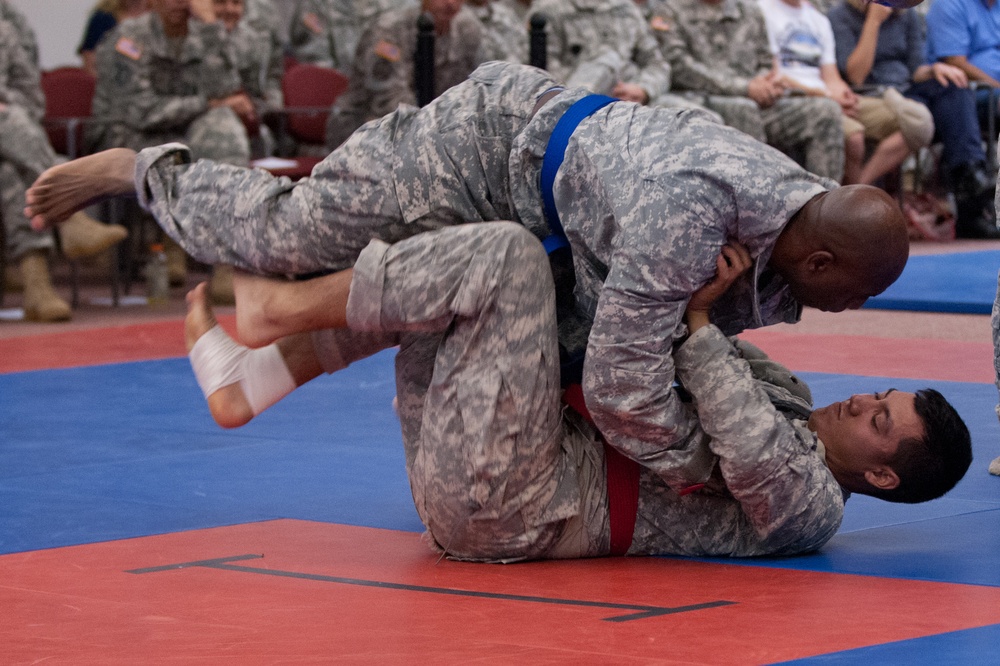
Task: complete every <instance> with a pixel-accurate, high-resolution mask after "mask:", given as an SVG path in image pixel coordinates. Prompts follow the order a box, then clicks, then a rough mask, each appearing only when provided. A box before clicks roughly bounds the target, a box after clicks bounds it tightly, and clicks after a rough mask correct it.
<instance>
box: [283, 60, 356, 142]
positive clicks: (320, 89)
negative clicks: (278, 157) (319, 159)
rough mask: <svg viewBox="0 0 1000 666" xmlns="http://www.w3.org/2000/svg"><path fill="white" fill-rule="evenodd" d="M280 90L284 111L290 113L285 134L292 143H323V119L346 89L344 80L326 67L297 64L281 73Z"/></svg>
mask: <svg viewBox="0 0 1000 666" xmlns="http://www.w3.org/2000/svg"><path fill="white" fill-rule="evenodd" d="M281 89H282V92H283V93H284V95H285V108H286V109H291V110H292V111H291V112H290V113H289V114H288V125H287V126H288V132H289V134H291V135H292V137H294V138H295V140H296V141H301V142H304V143H325V142H326V119H327V116H328V115H329V114H330V107H331V106H333V103H334V102H335V101H337V98H338V97H339V96H340V95H341V93H343V92H344V91H345V90H347V77H346V76H345V75H344V74H343V73H342V72H340V71H338V70H336V69H331V68H329V67H319V66H317V65H306V64H298V65H294V66H292V67H291V68H290V69H289V70H288V71H287V72H285V76H284V78H283V79H282V81H281ZM295 109H304V110H302V111H295ZM305 109H310V110H305Z"/></svg>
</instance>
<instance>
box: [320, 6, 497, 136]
mask: <svg viewBox="0 0 1000 666" xmlns="http://www.w3.org/2000/svg"><path fill="white" fill-rule="evenodd" d="M420 13H421V8H420V6H419V5H413V6H411V7H407V8H405V9H399V10H395V11H391V12H387V13H386V14H383V15H382V16H381V17H379V19H378V20H377V21H376V22H375V24H374V25H372V26H371V27H370V28H369V29H368V30H366V31H365V34H364V35H363V36H362V37H361V42H360V43H359V45H358V53H357V58H356V59H355V61H354V66H353V68H352V71H351V76H350V83H349V84H348V87H347V90H346V91H345V92H344V94H343V95H341V96H340V98H338V100H337V102H336V104H335V105H334V106H335V113H334V114H332V116H333V117H332V118H331V119H330V121H329V122H328V125H327V128H328V134H329V136H328V137H327V140H328V143H329V144H330V145H331V146H333V145H339V144H340V143H341V142H342V141H343V140H344V139H346V138H347V136H348V135H349V134H350V132H352V131H353V130H355V129H357V128H358V127H360V126H361V125H362V124H364V123H366V122H368V121H369V120H374V119H375V118H381V117H382V116H384V115H385V114H387V113H391V112H392V111H395V110H396V108H397V107H398V106H399V105H401V104H411V105H415V104H416V103H417V95H416V91H415V90H414V57H413V55H414V53H415V52H416V48H417V18H418V17H419V16H420ZM482 42H483V26H482V24H481V23H480V22H479V20H478V19H477V18H476V17H475V15H474V14H473V13H472V10H471V9H470V8H469V7H468V6H463V7H462V9H461V10H459V12H458V13H457V14H456V15H455V18H454V19H452V22H451V30H450V31H449V33H448V34H447V35H439V36H436V37H435V39H434V95H435V97H436V96H438V95H440V94H441V93H443V92H444V91H445V90H447V89H448V88H451V87H452V86H454V85H456V84H458V83H461V82H462V81H464V80H465V79H466V78H467V77H468V76H469V74H471V73H472V71H473V70H474V69H475V68H476V67H477V66H478V65H479V64H480V62H482V57H483V56H482V53H481V51H480V48H481V45H482Z"/></svg>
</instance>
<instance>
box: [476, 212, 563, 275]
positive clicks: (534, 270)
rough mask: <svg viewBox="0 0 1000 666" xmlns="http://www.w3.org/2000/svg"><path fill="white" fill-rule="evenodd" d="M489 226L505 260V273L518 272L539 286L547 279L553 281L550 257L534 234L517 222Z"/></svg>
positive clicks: (500, 254)
mask: <svg viewBox="0 0 1000 666" xmlns="http://www.w3.org/2000/svg"><path fill="white" fill-rule="evenodd" d="M488 226H489V227H490V228H491V231H492V232H493V233H494V234H495V238H494V242H495V243H496V244H497V249H498V250H500V251H499V252H498V254H499V256H501V257H502V258H503V269H504V271H505V272H509V271H516V272H517V273H518V274H520V275H523V276H524V277H525V279H526V280H531V281H533V282H536V283H537V284H539V285H542V284H544V280H545V279H548V280H549V281H551V275H552V270H551V268H550V267H549V256H548V254H547V253H546V251H545V248H544V247H543V246H542V243H541V241H540V240H538V238H537V237H536V236H535V235H534V234H533V233H531V232H530V231H528V230H527V229H526V228H525V227H524V226H523V225H521V224H518V223H516V222H495V223H491V224H490V225H488Z"/></svg>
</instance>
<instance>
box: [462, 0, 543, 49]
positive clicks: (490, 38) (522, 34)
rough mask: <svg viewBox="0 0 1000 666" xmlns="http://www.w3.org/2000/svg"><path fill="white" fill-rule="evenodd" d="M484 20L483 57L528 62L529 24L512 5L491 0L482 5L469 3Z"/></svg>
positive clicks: (480, 20) (473, 10) (481, 20)
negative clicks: (515, 11)
mask: <svg viewBox="0 0 1000 666" xmlns="http://www.w3.org/2000/svg"><path fill="white" fill-rule="evenodd" d="M466 7H468V8H469V9H471V10H472V12H473V13H474V14H475V15H476V18H477V19H479V22H480V23H482V24H483V31H484V32H483V43H482V54H481V56H480V60H482V61H483V62H486V61H487V60H506V61H507V62H523V63H526V62H528V25H527V23H526V22H525V20H524V19H522V18H521V17H520V16H518V15H517V14H516V13H514V10H513V9H511V8H510V7H509V6H507V5H505V4H503V3H502V2H499V1H498V0H490V2H487V3H486V4H485V5H483V6H482V7H477V6H475V5H472V4H466Z"/></svg>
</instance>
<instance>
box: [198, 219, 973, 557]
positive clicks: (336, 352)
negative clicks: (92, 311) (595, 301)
mask: <svg viewBox="0 0 1000 666" xmlns="http://www.w3.org/2000/svg"><path fill="white" fill-rule="evenodd" d="M723 253H724V255H725V256H726V258H727V259H728V260H730V261H731V262H732V267H731V268H727V267H725V266H723V268H722V269H721V270H723V271H725V273H724V274H723V275H722V276H721V277H720V279H718V280H713V281H712V282H711V283H709V285H708V286H706V287H705V288H703V289H702V290H699V291H697V292H695V293H694V295H693V296H692V298H691V301H690V303H689V305H688V308H687V315H686V321H687V324H688V327H689V329H690V330H691V332H692V334H691V336H690V337H689V338H688V339H686V340H685V341H683V342H682V343H681V344H680V345H679V346H678V348H677V350H676V352H675V360H676V363H677V377H678V379H679V380H680V382H681V383H682V384H683V385H684V387H685V389H686V390H687V391H689V392H690V395H691V396H692V397H693V405H696V407H697V412H698V418H699V419H700V420H701V424H702V427H703V429H704V434H705V436H704V439H703V440H702V441H701V442H700V444H699V447H701V448H702V449H703V453H704V456H705V457H706V458H707V459H709V460H710V461H711V464H712V468H713V471H712V474H711V476H710V478H709V479H708V481H707V483H706V484H705V486H704V487H702V488H701V489H699V490H697V491H695V492H693V493H691V494H688V495H686V496H684V497H682V496H680V495H678V493H677V492H676V491H675V490H674V489H672V488H670V487H669V486H668V485H667V484H666V483H664V481H663V479H662V478H661V477H660V476H658V475H657V474H655V473H653V472H652V471H651V470H648V469H647V470H642V471H641V472H639V471H638V470H636V474H634V475H633V476H631V477H629V476H627V475H622V473H621V468H620V467H616V463H615V462H614V460H615V458H614V456H615V455H616V454H614V453H613V452H612V451H611V450H610V449H609V448H607V446H606V445H605V444H604V443H603V442H602V441H601V439H600V435H599V434H598V433H597V432H596V431H595V430H594V428H593V427H592V426H591V425H590V424H589V423H588V422H586V421H585V420H584V419H583V418H582V417H581V415H580V414H578V413H577V412H575V411H574V410H571V409H564V408H563V405H562V404H561V402H560V394H561V389H560V386H559V383H560V382H559V374H560V371H559V367H558V361H557V360H556V359H558V356H559V354H558V350H557V327H556V308H555V295H554V289H553V286H554V285H553V281H552V276H551V273H550V271H549V266H548V261H547V257H546V255H545V253H544V250H543V249H542V246H541V244H540V243H539V242H538V241H537V239H535V238H533V237H532V236H531V235H530V234H529V233H528V232H527V231H526V230H524V229H523V228H522V227H519V226H517V225H513V224H509V223H493V224H470V225H462V226H458V227H450V228H446V229H442V230H438V231H432V232H428V233H424V234H419V235H417V236H414V237H411V238H408V239H405V240H402V241H400V242H398V243H396V244H394V245H388V244H386V243H384V242H382V241H373V242H372V243H371V244H370V245H369V246H368V247H366V248H365V249H364V250H363V251H362V252H361V254H360V256H359V257H358V260H357V262H356V264H355V265H354V268H353V270H352V271H345V272H344V273H338V274H334V275H331V276H327V277H325V278H318V279H316V280H314V281H311V282H312V284H309V283H304V282H276V283H270V284H266V282H267V281H262V280H260V279H253V280H252V281H253V282H254V283H255V284H254V292H253V293H255V294H256V295H257V296H258V297H259V298H258V299H257V300H256V301H255V302H254V303H247V302H246V301H242V302H241V303H240V304H239V305H238V306H237V317H238V319H239V317H240V316H241V308H243V307H246V306H248V305H249V306H250V308H251V309H253V308H254V306H256V305H261V304H268V303H290V302H293V303H295V305H296V306H305V307H306V309H309V308H311V309H313V310H314V312H315V313H316V314H317V315H318V317H319V320H318V321H323V322H325V323H326V324H328V325H330V326H335V327H336V328H328V329H324V330H321V331H319V332H316V333H313V334H311V335H310V334H300V335H298V336H296V337H295V338H294V339H295V340H298V343H299V344H298V347H299V349H298V352H302V351H303V350H302V348H301V347H302V343H304V345H305V347H306V349H305V353H304V354H303V353H288V354H286V353H285V352H284V351H283V349H284V350H286V351H287V350H288V349H291V347H284V348H282V344H283V343H291V342H292V341H291V340H289V339H286V340H284V341H279V343H278V345H277V348H278V349H277V353H278V356H277V361H278V362H279V363H282V364H283V365H282V368H283V369H284V372H285V373H286V374H290V376H291V381H292V383H293V385H294V384H297V385H301V384H303V383H305V382H306V381H309V380H310V379H311V378H313V377H315V376H317V375H318V374H320V372H322V371H326V372H334V371H336V370H338V369H341V368H343V367H345V366H346V365H347V364H348V363H350V362H351V361H352V360H355V359H356V358H357V357H358V354H357V352H358V347H357V346H352V345H349V344H345V343H346V342H348V341H350V340H352V339H357V338H359V337H360V338H361V339H363V340H365V341H366V342H367V343H368V344H369V345H372V347H370V348H369V349H368V350H367V351H373V350H374V348H377V347H379V346H381V347H385V346H388V345H393V344H399V352H398V354H397V356H396V370H397V373H396V378H397V391H398V393H397V397H398V414H399V418H400V423H401V427H402V433H403V441H404V446H405V450H406V465H407V473H408V476H409V479H410V486H411V489H412V492H413V498H414V503H415V505H416V508H417V512H418V513H419V515H420V518H421V520H422V521H423V523H424V525H425V526H426V527H427V531H428V535H429V537H430V540H431V541H432V543H433V545H434V546H435V547H436V548H438V549H439V550H441V551H443V552H445V553H447V554H448V555H449V556H451V557H455V558H460V559H471V560H487V561H497V560H499V561H513V560H521V559H535V558H553V559H557V558H571V557H595V556H603V555H608V554H629V555H663V554H678V555H693V556H705V555H731V556H741V557H745V556H757V555H791V554H796V553H802V552H808V551H811V550H815V549H817V548H819V547H821V546H822V545H823V544H824V543H826V541H827V540H829V539H830V537H832V536H833V534H834V533H835V532H836V531H837V528H838V527H839V525H840V521H841V518H842V515H843V509H844V501H845V500H846V499H847V497H848V496H849V495H850V493H851V492H861V493H866V494H874V495H876V496H880V497H883V498H884V499H895V500H899V501H910V500H915V499H920V500H923V499H930V498H931V497H933V496H938V495H940V494H943V493H944V492H946V491H947V490H948V489H950V488H951V487H952V486H953V485H954V484H955V483H956V482H957V481H958V479H959V478H961V476H962V474H964V472H965V471H966V469H967V468H968V466H969V462H970V461H971V446H970V439H969V435H968V430H967V429H965V428H964V424H962V423H961V419H959V418H958V416H957V414H955V413H954V410H953V409H951V408H950V406H949V405H947V403H945V402H944V401H943V399H942V398H941V397H940V395H939V394H936V392H933V391H925V392H921V394H920V395H914V394H902V393H896V392H893V391H887V392H885V393H882V394H876V395H875V396H872V395H864V396H854V397H852V398H851V399H850V400H847V401H844V402H843V403H835V404H834V405H831V406H829V407H825V408H821V409H819V410H816V411H815V412H813V410H812V399H811V395H810V392H809V389H808V387H806V386H805V384H803V383H802V382H801V381H799V380H798V379H797V378H796V377H794V376H792V375H791V374H790V373H789V372H788V370H786V369H785V368H783V367H781V366H780V365H778V364H776V363H774V362H772V361H769V360H768V359H767V358H766V356H764V354H763V353H762V352H760V350H758V349H756V348H755V347H753V346H751V345H748V344H746V343H741V342H738V341H731V340H729V339H727V338H726V337H725V336H723V335H722V333H721V331H720V330H719V329H718V328H716V327H714V326H711V325H710V324H709V317H708V312H709V310H710V309H711V303H712V299H713V298H715V297H717V295H718V294H719V293H721V292H722V291H724V290H725V288H726V287H727V286H728V284H729V282H731V280H732V279H734V278H735V277H736V276H737V275H738V274H739V272H740V271H742V270H746V268H749V267H750V266H751V265H752V259H751V258H750V255H749V253H748V252H746V250H745V249H743V250H739V249H736V248H734V247H732V246H728V247H727V248H726V249H725V250H723ZM272 289H273V291H272ZM189 303H190V304H191V306H192V307H191V310H190V314H189V316H188V321H187V323H186V325H185V328H186V331H187V342H188V347H189V351H190V356H191V362H192V366H193V368H194V370H195V374H196V376H197V378H198V382H199V385H200V386H201V387H202V389H203V391H204V392H205V394H206V397H207V398H208V401H209V405H210V406H211V407H212V412H213V415H215V416H216V418H219V417H220V415H223V414H225V413H227V412H229V411H235V410H233V409H232V408H236V406H237V405H238V404H240V403H241V402H242V403H244V404H243V405H242V406H241V407H240V408H238V409H242V408H243V407H248V408H249V405H247V404H246V403H247V396H249V395H254V391H252V390H251V386H252V385H253V384H254V383H255V380H256V381H257V382H261V381H263V382H264V383H270V382H268V379H269V378H268V377H264V376H261V375H257V376H255V377H251V376H249V375H247V374H244V370H245V369H246V368H249V367H250V365H257V364H256V363H251V364H250V365H244V366H242V367H241V363H240V361H236V360H235V359H239V358H243V359H247V358H252V357H254V358H256V357H260V356H262V355H267V354H268V353H269V350H268V348H264V349H256V350H250V349H248V348H245V347H240V346H239V345H236V344H235V343H234V342H233V341H232V340H231V339H230V338H229V337H228V336H226V334H225V333H224V332H222V329H221V328H218V327H217V326H216V325H215V321H214V318H213V317H212V314H211V311H210V310H209V309H208V308H207V304H206V303H205V301H204V296H203V293H202V292H201V288H200V287H199V289H196V290H195V292H194V293H193V294H192V296H191V297H190V298H189ZM264 310H265V312H264V313H262V314H264V316H266V317H275V316H277V317H278V318H280V319H283V318H284V317H283V315H284V312H283V308H281V307H279V308H277V309H276V310H273V311H269V308H268V307H267V306H265V307H264ZM241 323H245V321H243V320H241ZM365 336H366V337H365ZM292 346H296V345H295V343H292ZM345 349H350V350H351V351H352V352H353V354H352V355H351V356H347V357H345V356H344V354H343V353H342V352H343V350H345ZM362 355H363V354H362ZM222 358H225V359H226V360H225V361H222V362H221V363H218V361H217V359H222ZM217 363H218V364H217ZM257 367H259V365H257ZM234 369H236V370H237V372H236V373H234V372H233V370H234ZM292 388H294V386H293V387H292ZM922 405H937V406H942V407H943V409H944V412H945V413H946V414H947V416H945V417H943V418H940V417H937V416H933V417H932V416H928V413H927V412H924V411H922ZM888 411H891V414H892V420H891V426H890V425H889V423H890V422H889V419H888V414H887V412H888ZM220 422H221V421H220ZM873 424H874V425H873ZM941 424H944V430H945V432H941V431H939V430H938V429H937V428H938V427H939V426H940V425H941ZM230 425H234V424H232V423H230ZM953 434H954V438H952V436H951V435H953ZM924 437H926V438H927V439H928V440H929V441H931V442H933V444H934V445H943V447H942V448H943V450H942V451H940V452H939V453H938V454H936V455H934V456H930V457H929V458H928V459H925V460H924V461H923V463H922V468H923V469H922V471H927V469H928V468H930V469H931V470H932V471H933V474H931V477H932V478H934V479H935V480H934V481H933V482H930V483H925V482H923V481H921V480H919V479H914V478H913V476H914V474H913V472H912V471H910V470H908V469H906V468H904V467H902V466H899V467H898V469H897V467H893V466H892V465H890V464H887V463H886V458H885V457H884V455H883V454H882V453H878V454H876V455H874V456H873V455H872V454H873V453H875V452H876V451H884V450H893V451H895V450H896V449H897V448H898V449H900V450H910V449H911V447H912V448H913V449H918V448H919V446H918V445H916V444H915V442H914V441H911V438H912V439H913V440H920V439H923V438H924ZM608 443H609V444H611V445H614V440H608ZM889 458H894V456H889ZM874 460H878V462H874ZM869 474H870V475H871V476H870V477H869V476H868V475H869ZM862 477H864V478H865V481H861V480H860V479H861V478H862ZM622 483H624V484H628V485H630V486H631V488H632V489H633V490H634V492H636V495H637V500H634V504H632V505H631V506H623V505H622V504H619V501H620V500H621V495H619V494H618V492H617V488H618V484H622ZM911 483H912V484H914V485H915V487H911V488H909V489H907V490H906V495H905V498H904V496H901V495H893V494H892V493H894V492H897V491H899V489H902V488H904V487H906V486H909V485H910V484H911ZM910 491H914V494H913V495H909V494H908V493H909V492H910ZM900 492H901V491H900ZM623 512H624V515H625V516H626V517H627V518H631V519H633V520H634V526H633V527H632V528H631V531H630V532H629V531H628V529H629V524H628V521H626V522H625V524H624V525H622V524H621V523H620V521H621V519H622V515H623ZM621 529H624V530H625V532H624V539H621V531H620V530H621ZM616 532H617V534H616ZM620 539H621V540H620Z"/></svg>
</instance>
